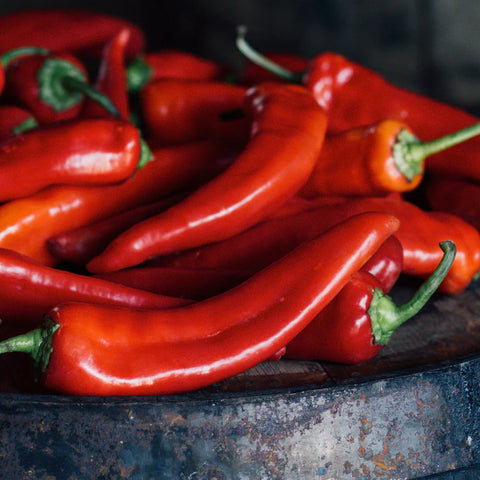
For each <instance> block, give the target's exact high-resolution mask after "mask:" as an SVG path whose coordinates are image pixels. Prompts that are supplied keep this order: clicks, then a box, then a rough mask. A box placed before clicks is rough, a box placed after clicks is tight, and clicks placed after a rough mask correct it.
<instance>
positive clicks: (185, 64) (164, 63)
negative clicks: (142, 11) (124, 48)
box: [127, 50, 228, 92]
mask: <svg viewBox="0 0 480 480" xmlns="http://www.w3.org/2000/svg"><path fill="white" fill-rule="evenodd" d="M227 73H228V71H227V69H226V68H225V67H224V66H223V65H219V64H218V63H216V62H213V61H211V60H208V59H206V58H202V57H198V56H196V55H193V54H191V53H188V52H183V51H181V50H160V51H155V52H146V53H144V54H143V55H141V56H138V57H137V58H135V59H134V60H133V62H131V63H130V64H129V65H128V67H127V79H128V89H129V91H130V92H138V91H140V90H141V89H142V88H143V87H144V86H145V85H146V84H148V83H150V82H155V81H156V80H160V79H166V78H176V79H181V80H221V79H222V78H223V77H225V76H226V74H227Z"/></svg>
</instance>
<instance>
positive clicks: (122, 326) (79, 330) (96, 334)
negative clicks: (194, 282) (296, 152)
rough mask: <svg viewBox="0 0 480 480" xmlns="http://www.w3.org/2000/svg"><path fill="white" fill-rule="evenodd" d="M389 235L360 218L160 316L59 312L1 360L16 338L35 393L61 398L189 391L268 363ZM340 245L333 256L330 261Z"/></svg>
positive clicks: (384, 219) (82, 308)
mask: <svg viewBox="0 0 480 480" xmlns="http://www.w3.org/2000/svg"><path fill="white" fill-rule="evenodd" d="M396 228H398V220H397V219H395V218H394V217H392V216H390V215H384V214H379V213H369V214H366V215H359V216H357V217H355V218H352V219H349V220H348V221H347V222H344V223H342V224H341V225H338V226H337V227H336V228H334V229H331V230H330V231H329V232H327V233H326V234H325V235H322V236H321V237H318V238H317V239H315V240H314V241H312V242H308V243H306V244H304V245H302V246H301V247H300V248H298V249H297V250H295V251H294V252H292V254H290V255H288V256H287V257H284V258H283V259H282V260H280V261H279V262H276V263H275V264H273V265H271V266H270V267H269V268H267V269H265V270H263V271H262V272H259V273H258V274H257V275H255V276H253V277H251V278H250V279H249V280H247V281H246V282H244V283H242V284H241V285H240V286H238V287H236V288H234V289H232V290H229V291H227V292H225V293H224V294H221V295H218V296H216V297H211V298H210V299H208V300H205V301H203V302H198V303H196V304H192V305H187V306H185V307H179V308H174V309H170V310H168V311H167V310H143V311H139V310H133V309H122V310H120V309H114V308H112V307H110V308H107V307H100V306H96V305H89V304H79V303H76V304H71V303H70V304H64V305H63V306H58V307H56V308H55V309H53V310H52V311H51V312H50V313H49V314H48V317H47V326H46V327H44V329H43V330H42V329H40V330H37V331H34V332H33V333H32V332H30V334H26V335H27V337H23V338H22V337H17V340H15V339H9V340H6V341H4V342H2V343H1V344H0V345H1V346H0V352H2V353H5V352H9V351H14V350H18V346H15V344H17V345H19V338H20V343H21V344H22V347H21V348H23V351H29V353H30V354H32V355H33V356H36V360H35V361H36V364H37V365H38V366H39V368H40V370H41V371H42V372H43V375H42V376H41V380H42V382H43V384H44V385H45V386H46V387H47V388H49V389H51V390H53V391H57V392H63V393H67V394H79V395H134V394H135V395H137V394H140V395H144V394H147V395H148V394H167V393H179V392H185V391H189V390H194V389H197V388H200V387H203V386H206V385H209V384H211V383H214V382H216V381H219V380H221V379H224V378H227V377H229V376H232V375H235V374H238V373H240V372H242V371H245V370H246V369H248V368H250V367H252V366H254V365H256V364H257V363H259V362H261V361H263V360H265V359H267V358H269V357H272V356H273V355H275V354H276V353H277V352H278V351H279V350H280V349H282V348H283V346H284V345H285V344H287V343H288V342H289V341H290V340H291V339H292V338H293V337H294V336H295V335H296V334H298V333H299V332H300V331H301V330H302V329H303V328H304V327H305V326H306V325H307V324H308V322H309V321H310V320H311V319H312V318H313V317H314V316H315V315H316V314H317V313H318V312H319V311H320V310H322V309H323V308H324V306H325V305H327V304H328V303H329V302H330V301H331V299H332V298H333V297H334V296H335V295H336V294H337V293H338V292H339V291H340V290H341V289H342V288H343V286H344V285H345V284H346V282H347V281H348V280H349V279H350V278H351V276H352V275H353V274H354V273H355V272H356V271H357V270H358V269H359V268H361V266H362V265H363V264H364V263H365V262H366V261H367V260H368V258H370V257H371V256H372V255H373V253H374V252H375V251H376V249H377V248H378V246H379V245H381V243H383V241H384V240H385V239H386V238H388V236H390V235H391V234H392V233H394V232H395V230H396ZM339 244H341V245H344V248H343V249H342V252H341V254H340V255H332V252H338V245H339ZM48 319H49V320H48ZM48 324H50V325H48ZM112 325H115V328H112ZM39 336H40V337H42V340H40V343H43V347H40V350H44V351H45V353H46V354H47V355H45V356H43V358H42V355H39V354H38V353H39V350H38V346H35V344H37V345H38V337H39ZM27 338H29V339H30V340H28V341H27ZM45 341H46V342H47V343H45ZM27 343H28V344H29V347H27ZM30 347H31V348H30ZM36 352H37V353H36Z"/></svg>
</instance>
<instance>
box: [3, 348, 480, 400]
mask: <svg viewBox="0 0 480 480" xmlns="http://www.w3.org/2000/svg"><path fill="white" fill-rule="evenodd" d="M463 363H467V364H472V365H474V364H478V366H480V352H477V353H475V354H470V355H467V356H462V357H458V358H455V359H451V360H446V361H443V362H438V363H436V364H434V365H432V364H430V365H421V366H416V367H410V368H408V369H400V370H395V371H393V372H389V373H381V374H376V375H371V376H366V377H362V378H355V379H348V380H345V381H342V382H339V383H337V384H334V385H332V384H328V385H327V386H324V387H319V386H318V385H303V386H301V387H287V388H282V389H268V390H256V391H248V392H204V391H202V390H199V391H194V392H188V393H185V394H172V395H138V396H137V395H135V396H69V395H58V394H23V393H0V405H2V404H7V403H8V404H11V403H15V402H22V403H30V404H36V403H37V404H42V405H45V404H50V405H62V404H64V405H81V404H89V405H95V404H102V405H109V406H112V407H114V406H115V405H119V406H120V405H121V406H122V407H124V406H125V405H139V404H144V405H148V404H150V405H158V404H161V403H178V402H182V403H199V404H201V403H203V402H211V401H226V400H233V401H237V400H239V399H242V398H246V399H248V400H249V401H255V400H256V401H259V402H261V401H262V400H263V399H265V398H267V397H275V396H278V395H283V396H288V395H298V394H302V393H303V394H307V395H318V396H321V395H322V394H325V393H327V392H333V391H335V390H337V389H341V390H345V389H351V390H355V389H356V388H360V387H361V386H362V385H364V384H366V383H375V382H380V381H385V380H390V379H397V378H399V377H409V376H411V377H414V376H417V375H419V374H425V373H434V372H440V371H442V370H444V371H446V372H447V371H448V370H449V369H451V368H454V367H456V366H458V365H460V364H463Z"/></svg>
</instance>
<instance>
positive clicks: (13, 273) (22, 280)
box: [0, 248, 189, 328]
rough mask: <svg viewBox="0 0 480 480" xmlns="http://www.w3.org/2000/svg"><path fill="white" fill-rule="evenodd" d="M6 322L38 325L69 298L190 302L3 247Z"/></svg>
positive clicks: (159, 304)
mask: <svg viewBox="0 0 480 480" xmlns="http://www.w3.org/2000/svg"><path fill="white" fill-rule="evenodd" d="M0 283H1V284H2V288H1V292H0V301H1V303H2V321H4V322H6V323H10V324H13V325H15V327H21V328H33V327H35V326H38V325H39V323H40V322H41V320H42V317H43V315H44V314H45V313H47V312H48V311H49V310H50V309H51V308H53V307H54V306H56V305H58V304H60V303H64V302H67V301H71V302H87V303H94V304H98V305H117V306H123V307H129V308H170V307H176V306H180V305H185V304H186V303H189V302H188V301H187V300H184V299H181V298H175V297H173V296H166V295H159V294H153V293H149V292H145V291H142V290H136V289H134V288H128V287H124V286H122V285H119V284H118V283H113V282H108V281H106V280H101V279H97V278H93V277H88V276H85V275H81V274H76V273H71V272H68V271H65V270H57V269H54V268H50V267H47V266H44V265H41V264H39V263H37V262H35V261H33V260H31V259H29V258H28V257H25V256H24V255H21V254H19V253H16V252H14V251H13V250H7V249H1V248H0Z"/></svg>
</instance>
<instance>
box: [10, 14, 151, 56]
mask: <svg viewBox="0 0 480 480" xmlns="http://www.w3.org/2000/svg"><path fill="white" fill-rule="evenodd" d="M123 28H128V29H129V30H130V40H129V44H128V48H127V55H128V57H129V58H132V57H134V56H136V55H138V54H139V53H141V52H142V51H143V50H144V48H145V35H144V33H143V31H142V30H141V29H140V28H139V27H137V26H136V25H134V24H132V23H131V22H128V21H126V20H124V19H122V18H118V17H115V16H111V15H105V14H101V13H96V12H91V11H86V10H78V9H35V10H34V9H29V10H23V11H18V12H13V13H8V14H5V15H2V16H0V52H2V53H3V52H5V51H7V50H11V49H12V48H17V47H22V46H24V45H38V46H40V47H45V48H48V49H50V50H55V51H70V52H73V53H78V54H81V55H88V56H92V57H95V58H99V57H100V56H101V52H102V49H103V47H104V46H105V44H106V43H107V42H109V41H110V39H111V38H112V37H114V36H115V35H116V34H117V33H118V32H119V31H120V30H122V29H123Z"/></svg>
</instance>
